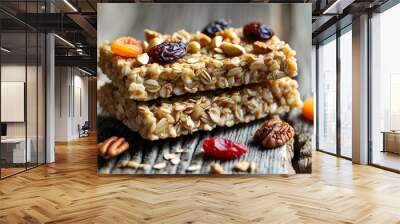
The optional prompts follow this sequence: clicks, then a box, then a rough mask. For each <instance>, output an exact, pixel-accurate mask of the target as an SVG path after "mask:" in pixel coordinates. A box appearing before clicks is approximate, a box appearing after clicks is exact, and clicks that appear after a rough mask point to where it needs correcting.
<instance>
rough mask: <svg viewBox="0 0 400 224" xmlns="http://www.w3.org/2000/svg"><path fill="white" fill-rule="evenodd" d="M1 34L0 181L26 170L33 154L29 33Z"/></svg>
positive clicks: (3, 32)
mask: <svg viewBox="0 0 400 224" xmlns="http://www.w3.org/2000/svg"><path fill="white" fill-rule="evenodd" d="M1 32H2V33H1V47H2V49H3V50H1V87H0V88H1V99H0V101H1V124H2V126H3V127H2V129H3V131H2V133H1V135H2V139H1V148H0V150H1V160H0V161H1V162H0V166H1V177H2V178H4V177H6V176H9V175H12V174H15V173H17V172H21V171H23V170H25V163H26V162H27V161H28V162H29V161H30V153H31V151H30V147H29V144H27V141H26V120H25V91H26V69H27V67H26V33H25V31H13V32H5V31H4V30H2V31H1ZM4 49H6V50H4ZM27 146H28V147H27ZM27 149H28V150H27Z"/></svg>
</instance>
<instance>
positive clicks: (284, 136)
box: [254, 118, 294, 148]
mask: <svg viewBox="0 0 400 224" xmlns="http://www.w3.org/2000/svg"><path fill="white" fill-rule="evenodd" d="M293 136H294V129H293V127H292V126H290V125H289V124H288V123H286V122H283V121H281V120H279V119H276V118H272V119H270V120H268V121H266V122H264V124H263V125H262V126H261V128H259V129H258V130H257V131H256V133H255V135H254V138H255V139H256V140H258V141H260V142H261V144H262V145H263V146H264V147H266V148H276V147H279V146H282V145H284V144H286V142H288V141H289V140H290V139H292V138H293Z"/></svg>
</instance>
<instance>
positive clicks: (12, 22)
mask: <svg viewBox="0 0 400 224" xmlns="http://www.w3.org/2000/svg"><path fill="white" fill-rule="evenodd" d="M177 1H180V2H188V1H186V0H154V1H151V0H144V1H140V0H136V1H134V0H125V1H114V0H108V1H107V0H47V3H48V4H47V8H46V1H45V0H1V2H0V25H1V30H2V32H3V35H2V39H3V40H2V45H3V46H7V48H11V49H13V50H14V49H15V52H23V51H22V49H24V46H25V38H23V37H24V32H25V30H26V29H28V30H32V31H39V32H55V33H56V34H58V36H60V37H61V38H62V39H64V40H66V41H67V42H69V43H72V44H73V45H74V47H71V44H68V43H66V42H65V41H63V40H62V39H61V38H56V40H55V44H56V56H60V57H59V62H60V60H63V61H61V64H68V63H79V61H82V62H83V61H84V63H85V64H90V63H93V64H94V65H95V64H96V63H95V62H96V23H97V12H96V4H97V3H105V2H177ZM204 1H207V0H199V1H198V2H204ZM386 1H387V0H303V1H298V0H287V1H278V0H269V1H268V0H267V1H260V0H255V1H249V0H247V1H245V0H239V1H236V2H269V3H275V2H286V3H288V2H290V3H299V2H301V3H312V11H313V17H312V23H313V30H312V32H313V42H314V43H316V42H318V41H320V40H321V39H323V38H325V37H326V36H329V35H331V33H332V32H335V29H336V26H337V21H339V20H342V21H346V19H347V20H348V21H350V23H351V17H352V16H356V15H357V14H358V13H360V12H364V11H365V10H368V9H371V8H374V7H377V6H379V5H381V4H383V3H384V2H386ZM191 2H193V1H191ZM209 2H226V0H225V1H224V0H222V1H216V0H210V1H209ZM50 8H52V10H51V11H52V13H48V12H49V11H50ZM342 25H346V23H343V24H342ZM21 32H22V33H21ZM27 41H28V42H30V38H28V40H27ZM27 46H28V48H27V49H28V50H27V51H28V55H29V53H30V52H32V51H34V49H35V48H36V46H35V45H34V43H28V45H27ZM77 49H79V50H77ZM13 52H14V51H13ZM15 54H17V53H15ZM78 66H79V64H78ZM90 69H92V70H93V71H96V68H95V66H92V67H91V68H90Z"/></svg>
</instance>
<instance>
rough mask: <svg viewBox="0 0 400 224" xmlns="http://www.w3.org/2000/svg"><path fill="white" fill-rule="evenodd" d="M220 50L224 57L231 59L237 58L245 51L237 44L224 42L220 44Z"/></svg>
mask: <svg viewBox="0 0 400 224" xmlns="http://www.w3.org/2000/svg"><path fill="white" fill-rule="evenodd" d="M221 48H222V50H223V51H224V53H225V54H226V55H228V56H231V57H234V56H239V55H242V54H244V53H245V52H246V50H245V49H244V48H243V47H242V46H240V45H239V44H231V43H228V42H225V41H224V42H222V43H221Z"/></svg>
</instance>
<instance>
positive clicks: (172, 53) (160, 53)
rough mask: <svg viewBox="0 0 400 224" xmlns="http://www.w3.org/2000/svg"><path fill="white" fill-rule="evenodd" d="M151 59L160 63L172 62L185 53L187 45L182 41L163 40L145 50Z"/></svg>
mask: <svg viewBox="0 0 400 224" xmlns="http://www.w3.org/2000/svg"><path fill="white" fill-rule="evenodd" d="M147 53H148V55H149V56H150V57H151V59H152V60H153V61H155V62H158V63H160V64H165V63H169V62H174V61H176V60H178V59H179V58H182V57H183V56H185V55H186V53H187V47H186V44H185V43H182V42H168V41H166V42H163V43H161V44H159V45H156V46H154V47H152V48H150V50H149V51H148V52H147Z"/></svg>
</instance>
